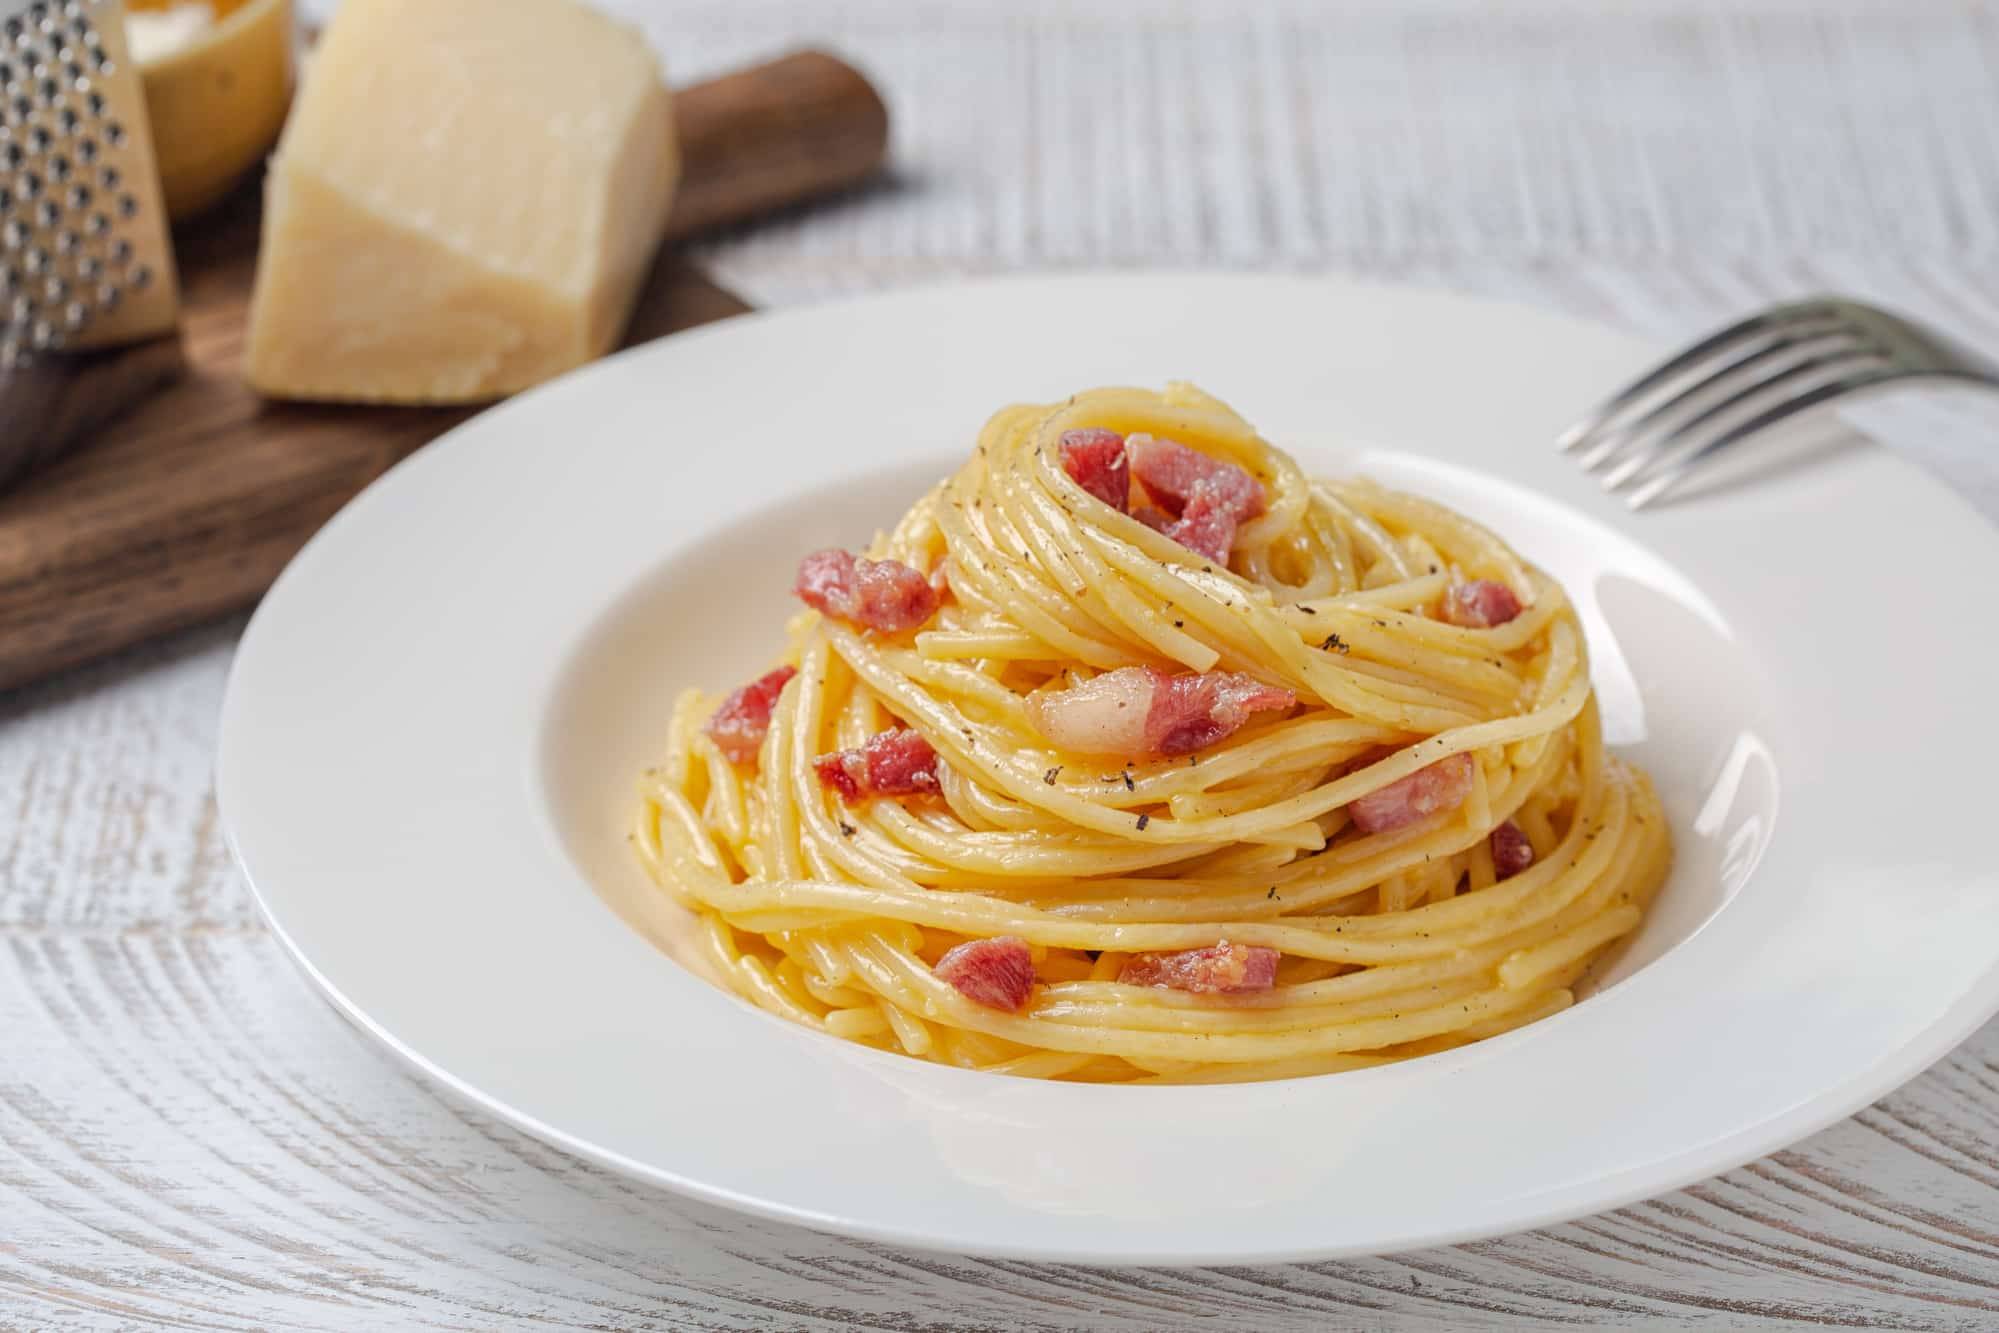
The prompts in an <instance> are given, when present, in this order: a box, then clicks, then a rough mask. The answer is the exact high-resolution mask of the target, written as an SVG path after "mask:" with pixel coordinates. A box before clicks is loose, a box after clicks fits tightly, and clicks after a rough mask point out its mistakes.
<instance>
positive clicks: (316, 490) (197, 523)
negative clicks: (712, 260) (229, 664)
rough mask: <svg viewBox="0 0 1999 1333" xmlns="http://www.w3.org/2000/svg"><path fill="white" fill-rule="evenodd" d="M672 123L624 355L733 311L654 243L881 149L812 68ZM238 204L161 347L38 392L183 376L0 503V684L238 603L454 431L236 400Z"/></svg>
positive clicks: (792, 63)
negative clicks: (656, 219)
mask: <svg viewBox="0 0 1999 1333" xmlns="http://www.w3.org/2000/svg"><path fill="white" fill-rule="evenodd" d="M674 107H675V114H676V121H677V124H678V127H679V131H680V137H681V151H682V169H683V175H682V180H681V185H680V188H679V191H678V193H677V194H676V196H675V200H674V211H673V217H672V220H671V221H670V223H669V224H668V239H669V244H668V245H667V246H665V247H663V249H662V252H661V256H660V259H659V262H658V263H657V264H656V265H655V267H654V269H653V272H652V274H651V276H650V278H649V280H648V282H647V285H646V288H645V290H644V292H643V294H642V295H641V297H640V299H639V302H638V305H637V308H636V310H635V312H634V314H633V317H632V321H631V324H630V327H629V329H628V330H627V336H626V339H625V345H627V346H630V345H632V344H635V343H640V342H646V341H649V340H650V339H653V338H656V337H660V336H662V335H664V334H667V333H672V332H675V331H676V330H679V329H685V328H691V327H693V326H695V325H698V324H706V323H709V322H710V321H713V320H717V319H721V318H724V317H725V316H728V315H733V314H738V313H741V312H742V311H744V310H747V309H748V308H749V307H748V306H747V305H746V304H745V303H744V302H742V301H741V300H739V299H737V298H736V297H735V296H733V295H731V294H730V293H729V292H727V291H724V290H723V289H722V288H720V287H718V286H716V285H715V284H714V283H712V282H710V281H709V280H708V279H707V278H706V277H704V276H703V275H702V274H701V273H700V272H699V271H698V270H696V269H695V268H694V267H693V266H692V265H690V264H688V263H687V262H686V261H685V260H684V259H682V258H681V257H680V256H679V254H678V253H677V252H676V249H675V247H674V246H673V244H672V242H673V241H676V240H680V239H684V238H685V237H687V236H690V235H693V234H696V233H698V232H702V231H706V230H710V229H713V228H715V227H719V226H724V225H728V224H730V223H736V222H741V221H744V220H747V219H750V218H754V217H757V216H760V215H764V214H767V213H770V212H772V211H774V210H776V209H780V208H784V207H787V206H790V205H793V204H796V203H798V202H800V201H802V200H805V199H808V198H811V197H813V196H815V195H821V194H825V193H827V192H829V191H832V190H837V189H841V188H845V187H849V186H852V185H854V184H855V183H857V182H858V181H861V180H863V179H865V178H866V177H867V176H869V175H870V174H872V173H873V172H874V171H875V170H876V169H877V168H878V167H879V166H880V164H881V161H882V158H883V155H884V153H885V151H886V148H887V142H888V114H887V111H886V109H885V108H884V106H883V104H882V100H881V98H880V97H879V96H878V95H877V94H876V92H875V90H874V89H873V88H872V87H871V86H870V85H869V84H868V82H867V80H866V78H864V77H863V76H862V75H861V74H860V73H858V72H857V71H856V70H854V69H853V68H852V67H850V66H848V65H846V64H844V63H843V62H841V61H839V60H837V59H835V58H833V57H832V56H829V55H825V54H823V53H818V52H803V53H799V54H796V55H791V56H787V57H784V58H783V59H780V60H777V61H773V62H772V63H770V64H766V65H759V66H757V67H755V68H753V69H748V70H744V71H742V72H740V73H737V74H732V75H728V76H725V77H723V78H719V79H715V80H713V81H711V82H708V83H703V84H699V85H696V86H693V87H690V88H687V89H684V90H682V91H680V92H678V93H676V95H675V98H674ZM259 194H260V191H259V190H258V189H256V188H254V187H253V188H250V189H246V190H245V191H244V192H243V193H242V194H241V195H240V196H239V197H238V198H237V199H235V200H233V201H232V202H231V203H230V204H228V205H225V206H224V208H223V209H222V210H220V211H219V212H218V213H217V214H215V215H212V216H210V217H207V218H204V219H202V220H200V221H199V222H198V223H196V224H195V225H194V226H192V227H191V228H189V229H188V230H186V231H185V233H184V234H179V235H177V236H176V237H175V243H176V249H177V254H178V259H179V263H180V267H181V280H182V284H183V296H182V301H183V310H182V319H181V337H180V340H179V344H178V347H177V348H176V346H175V345H174V344H172V343H167V344H164V345H160V346H153V347H147V348H139V349H132V350H131V351H129V352H126V353H123V354H119V355H113V356H108V357H103V358H99V359H98V360H97V361H95V362H93V363H92V364H91V365H90V367H89V368H88V370H87V372H84V373H79V374H76V375H74V376H72V377H71V378H70V379H69V380H68V381H67V382H66V383H64V384H62V385H60V386H58V387H57V388H55V389H52V390H51V391H50V392H49V393H48V394H47V402H46V405H45V408H44V410H45V412H46V413H47V415H48V416H49V417H53V416H54V415H56V414H60V413H64V412H67V413H72V414H76V415H77V416H79V417H84V418H87V417H88V416H89V415H90V414H91V413H92V412H93V411H94V410H95V409H96V408H97V407H98V405H99V404H101V403H103V402H104V401H106V400H108V399H109V398H110V397H112V396H115V395H116V394H118V393H121V392H125V391H128V390H130V389H133V388H135V387H144V388H147V389H151V388H153V387H154V386H156V385H157V384H158V383H159V382H160V381H161V380H162V379H165V378H168V377H171V376H172V374H173V372H174V371H175V369H176V368H177V367H178V366H179V365H180V364H181V362H182V361H184V363H185V373H184V374H183V375H181V376H180V377H179V378H178V379H176V380H174V381H173V382H172V383H171V384H169V385H168V387H166V388H165V389H164V390H161V391H159V392H157V393H154V394H153V395H152V396H150V397H148V398H146V399H144V401H142V402H141V403H140V404H139V405H138V406H136V407H134V408H132V409H131V410H130V411H129V412H126V413H125V414H124V415H122V416H121V417H119V418H118V419H117V420H116V421H115V423H114V424H112V425H110V426H108V427H106V428H103V429H102V430H101V431H100V432H99V434H98V436H97V438H95V439H94V440H92V441H91V442H90V443H89V444H88V445H87V446H85V447H82V448H80V449H78V450H77V451H75V452H73V453H71V454H69V455H68V456H66V457H64V458H61V459H59V460H58V461H56V462H55V463H53V464H50V465H47V466H45V467H44V468H43V469H42V470H41V471H39V472H36V473H34V474H32V475H30V476H29V477H28V478H27V479H25V480H24V481H21V482H19V483H17V484H16V485H15V486H14V487H13V488H11V489H10V490H8V491H6V492H4V493H0V689H5V688H7V687H9V686H12V685H16V684H19V683H21V682H23V681H27V680H31V679H34V678H36V677H38V676H42V675H45V674H47V673H48V672H51V671H55V670H58V669H60V668H62V667H66V666H70V665H74V664H75V663H78V662H82V661H85V660H88V659H90V658H92V657H96V656H99V655H101V654H103V653H107V652H111V651H114V650H116V649H118V648H122V647H125V646H127V645H129V644H132V643H136V642H138V641H140V640H142V639H146V638H149V637H152V636H154V635H157V634H162V633H165V632H167V631H169V630H173V629H178V628H181V627H183V626H187V625H192V624H196V623H199V622H201V621H204V620H208V619H212V618H213V617H216V616H220V615H224V614H227V613H229V612H232V611H237V610H241V609H242V608H244V607H247V606H250V605H252V604H253V603H255V601H256V600H257V598H258V597H259V596H260V595H262V593H263V591H264V590H265V589H266V588H267V587H269V586H270V583H271V581H272V580H273V579H274V578H276V577H277V574H278V571H279V570H281V569H283V568H284V565H285V563H286V562H287V561H288V560H290V559H291V557H292V555H293V554H294V553H296V552H297V550H298V549H299V547H300V546H302V545H304V543H305V541H306V539H307V538H308V537H310V536H311V535H312V534H313V533H314V532H315V531H317V530H318V528H319V526H320V524H322V523H324V522H325V521H326V520H327V519H328V518H329V517H331V516H332V515H333V513H334V511H335V510H337V509H339V508H340V506H341V505H343V504H345V503H346V502H347V501H348V500H349V499H350V498H352V497H353V496H354V495H355V494H356V493H357V492H358V491H360V489H361V488H362V487H364V486H366V485H367V484H368V483H369V482H370V481H372V480H374V478H376V477H377V476H379V475H381V473H382V472H383V471H384V470H386V469H387V468H388V467H389V466H390V465H391V464H393V463H395V462H396V461H397V460H398V459H400V458H402V457H404V456H405V455H407V454H409V453H410V452H411V451H412V450H414V449H416V448H417V447H418V446H420V445H422V444H424V443H425V442H427V441H429V440H432V439H435V438H436V437H437V436H438V435H440V434H442V433H443V432H444V431H446V430H448V429H450V428H451V427H452V426H454V425H457V424H458V423H459V422H460V421H463V420H465V419H466V418H467V417H468V416H470V415H472V411H473V410H472V409H466V408H408V407H365V406H321V405H311V404H299V403H278V402H266V401H264V400H262V399H260V398H258V397H257V396H256V395H255V394H254V393H252V392H251V391H250V389H249V388H248V387H247V386H246V385H244V383H243V382H242V379H241V375H240V369H241V365H242V354H243V334H244V319H245V314H246V312H247V309H248V304H249V296H250V281H251V275H252V273H253V271H254V268H255V262H256V239H257V227H258V214H257V202H258V197H259ZM558 465H559V462H558V460H557V459H556V458H554V457H551V461H550V466H558Z"/></svg>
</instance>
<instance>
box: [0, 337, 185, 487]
mask: <svg viewBox="0 0 1999 1333" xmlns="http://www.w3.org/2000/svg"><path fill="white" fill-rule="evenodd" d="M186 368H187V361H186V358H185V357H183V356H182V355H181V346H180V339H179V338H178V337H177V336H175V335H171V334H169V335H166V336H163V337H159V338H148V339H147V340H146V341H144V342H140V343H133V344H131V345H129V346H125V347H112V348H105V349H102V350H99V351H91V352H68V353H61V354H57V355H54V356H41V357H38V358H36V359H34V360H32V361H30V362H28V363H27V364H25V365H21V366H16V367H15V368H14V369H12V370H0V490H4V489H5V488H6V486H7V483H9V482H10V481H12V480H14V478H16V477H18V476H22V475H24V474H25V473H27V472H29V471H31V470H32V469H34V468H37V467H40V466H42V465H43V464H45V463H47V462H49V461H50V460H51V459H54V458H58V457H60V456H61V455H62V454H64V453H66V452H68V451H69V449H71V448H72V447H74V446H76V445H79V444H82V443H84V442H85V441H87V440H89V439H90V438H91V437H92V436H93V435H94V434H95V433H96V432H98V431H100V430H102V429H103V428H104V427H105V426H107V425H109V424H110V423H111V422H113V421H115V420H117V419H118V417H119V415H120V414H122V413H123V412H125V411H126V410H127V409H129V408H130V407H131V406H132V405H133V404H134V403H139V402H143V401H144V400H145V399H147V398H149V397H151V396H152V395H154V394H155V393H158V392H159V391H160V389H161V388H163V387H164V386H166V385H167V384H169V383H171V382H172V381H173V380H175V379H176V378H178V377H179V376H180V375H181V374H182V372H184V371H185V370H186Z"/></svg>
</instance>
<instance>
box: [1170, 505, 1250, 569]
mask: <svg viewBox="0 0 1999 1333" xmlns="http://www.w3.org/2000/svg"><path fill="white" fill-rule="evenodd" d="M1236 526H1237V517H1236V512H1235V510H1234V509H1232V508H1230V507H1229V506H1228V505H1227V504H1226V503H1224V502H1223V501H1222V500H1221V499H1220V498H1218V497H1217V496H1216V494H1215V493H1214V492H1213V491H1211V490H1209V489H1208V488H1207V487H1205V486H1197V487H1195V488H1194V498H1193V499H1191V500H1189V501H1188V502H1187V507H1186V508H1185V509H1184V510H1182V511H1181V513H1180V517H1179V518H1178V519H1176V520H1175V521H1174V522H1173V523H1172V525H1171V526H1169V527H1166V528H1162V529H1161V531H1162V532H1164V533H1165V534H1166V535H1167V536H1169V537H1171V538H1172V539H1173V540H1174V541H1176V542H1179V543H1180V544H1181V545H1182V546H1184V547H1186V548H1187V549H1188V550H1190V551H1192V552H1193V553H1194V554H1196V555H1198V556H1201V557H1202V558H1203V559H1207V560H1212V561H1214V562H1215V563H1216V564H1218V565H1226V564H1228V562H1229V552H1230V551H1232V550H1234V549H1235V530H1236Z"/></svg>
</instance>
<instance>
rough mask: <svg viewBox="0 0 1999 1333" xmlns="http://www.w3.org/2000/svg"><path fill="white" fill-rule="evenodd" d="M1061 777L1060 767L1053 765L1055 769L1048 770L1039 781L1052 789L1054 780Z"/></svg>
mask: <svg viewBox="0 0 1999 1333" xmlns="http://www.w3.org/2000/svg"><path fill="white" fill-rule="evenodd" d="M1061 776H1062V765H1060V764H1057V765H1055V767H1053V768H1051V769H1049V770H1048V771H1047V772H1046V773H1043V774H1042V775H1041V780H1042V781H1043V782H1045V783H1047V784H1048V785H1049V786H1051V787H1052V786H1054V785H1055V779H1056V778H1059V777H1061Z"/></svg>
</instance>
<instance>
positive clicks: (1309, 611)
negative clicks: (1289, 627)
mask: <svg viewBox="0 0 1999 1333" xmlns="http://www.w3.org/2000/svg"><path fill="white" fill-rule="evenodd" d="M1298 609H1299V610H1300V611H1303V612H1304V613H1305V614H1306V615H1308V616H1316V615H1318V614H1319V613H1318V612H1317V611H1314V610H1313V609H1312V608H1311V607H1309V606H1301V607H1299V608H1298Z"/></svg>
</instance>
